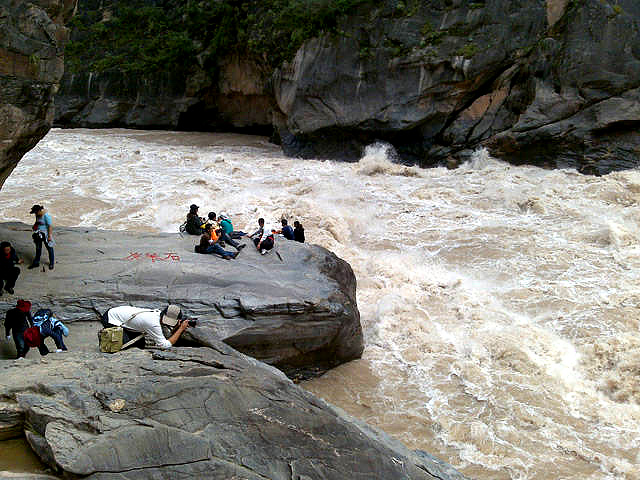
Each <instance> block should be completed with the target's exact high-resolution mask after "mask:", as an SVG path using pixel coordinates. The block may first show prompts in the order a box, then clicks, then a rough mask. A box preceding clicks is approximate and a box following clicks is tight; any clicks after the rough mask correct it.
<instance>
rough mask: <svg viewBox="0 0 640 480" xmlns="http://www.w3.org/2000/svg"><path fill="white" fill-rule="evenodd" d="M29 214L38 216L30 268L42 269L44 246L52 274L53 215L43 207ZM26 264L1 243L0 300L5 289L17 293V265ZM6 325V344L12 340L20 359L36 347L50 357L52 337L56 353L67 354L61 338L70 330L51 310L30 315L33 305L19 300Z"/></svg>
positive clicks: (8, 246)
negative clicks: (48, 343)
mask: <svg viewBox="0 0 640 480" xmlns="http://www.w3.org/2000/svg"><path fill="white" fill-rule="evenodd" d="M29 213H30V214H33V215H35V221H34V222H33V225H32V230H33V233H32V235H31V238H32V239H33V242H34V244H35V248H36V251H35V256H34V257H33V261H32V262H31V264H30V265H29V267H27V268H28V269H29V270H33V269H35V268H38V267H39V266H40V257H41V255H42V246H43V245H44V247H45V248H46V249H47V253H48V255H49V270H53V268H54V263H55V256H54V250H53V246H54V244H55V242H54V239H53V221H52V220H51V215H50V214H49V213H47V211H46V210H45V208H44V207H43V206H42V205H38V204H35V205H33V206H32V207H31V210H30V212H29ZM23 263H24V260H23V259H21V258H19V257H18V254H17V253H16V249H15V248H14V247H13V245H11V243H10V242H7V241H3V242H0V296H1V295H2V291H3V289H4V291H5V292H7V293H9V294H11V295H13V294H14V293H15V291H14V288H15V286H16V282H17V280H18V277H19V276H20V267H18V265H22V264H23ZM43 269H44V267H43ZM43 271H44V270H43ZM4 324H5V330H6V337H7V340H8V341H9V340H11V338H13V341H14V343H15V346H16V352H17V356H18V358H24V356H25V355H26V354H27V352H28V351H29V349H30V348H32V347H37V348H38V350H39V351H40V354H41V355H47V354H48V353H49V349H48V348H47V346H46V345H45V343H44V340H45V339H46V338H48V337H51V338H52V339H53V341H54V342H55V344H56V352H62V351H65V350H67V347H66V346H65V344H64V340H63V338H62V337H63V336H64V337H66V336H67V335H68V334H69V329H68V328H67V327H66V326H65V325H64V324H63V323H62V322H61V321H60V320H58V319H57V318H56V317H55V315H53V312H52V311H51V310H50V309H40V310H38V311H37V312H36V313H35V314H34V315H31V302H29V301H27V300H23V299H20V300H18V302H17V304H16V306H15V307H14V308H11V309H9V310H8V311H7V314H6V318H5V322H4Z"/></svg>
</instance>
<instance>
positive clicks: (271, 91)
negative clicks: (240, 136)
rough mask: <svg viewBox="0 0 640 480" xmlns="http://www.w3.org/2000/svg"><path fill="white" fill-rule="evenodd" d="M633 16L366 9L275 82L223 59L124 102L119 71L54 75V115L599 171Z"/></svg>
mask: <svg viewBox="0 0 640 480" xmlns="http://www.w3.org/2000/svg"><path fill="white" fill-rule="evenodd" d="M639 22H640V5H639V4H638V3H637V2H636V1H634V0H620V1H617V2H607V1H601V0H581V1H570V0H546V1H545V0H535V1H529V2H524V1H518V2H514V1H509V0H487V1H481V2H467V1H462V0H441V1H435V2H420V1H418V0H408V1H405V2H397V1H395V0H393V1H392V0H389V1H385V2H365V3H364V4H363V5H361V6H360V7H359V9H357V10H355V11H352V12H351V13H350V14H349V16H348V17H346V18H344V19H343V20H342V23H341V24H340V25H339V28H338V29H337V33H335V34H331V35H321V36H320V37H318V38H314V39H311V40H309V41H307V42H306V43H305V44H304V45H303V46H302V47H301V48H300V49H299V50H298V53H297V55H296V57H295V59H294V60H293V61H291V62H289V63H285V64H283V65H282V66H281V68H279V69H277V71H276V72H274V74H273V75H271V73H270V71H269V69H268V68H267V67H266V62H265V63H264V65H261V61H258V60H254V61H252V62H249V61H248V60H240V59H238V58H235V59H231V60H224V61H222V64H221V68H220V71H221V72H222V74H221V75H220V78H219V79H218V81H217V82H216V83H215V84H210V83H208V82H210V80H207V79H206V75H205V76H203V75H202V74H201V73H200V74H199V73H196V74H194V75H192V76H191V77H190V78H189V80H188V81H187V82H185V84H184V85H180V86H179V88H177V92H174V93H171V92H169V91H168V89H166V88H165V89H163V88H162V85H165V84H166V80H165V79H157V81H153V80H152V81H151V85H149V84H148V82H147V83H145V82H142V83H139V82H138V83H136V82H137V81H130V82H129V83H128V86H127V88H128V89H129V92H128V93H127V94H126V95H121V94H114V93H112V91H113V90H118V89H119V87H118V85H120V84H121V81H122V79H117V80H116V79H109V78H108V76H107V77H103V76H100V77H99V80H98V81H96V77H94V78H93V79H92V80H91V81H89V78H85V77H82V78H73V79H72V78H67V79H66V80H65V84H64V85H65V86H64V89H63V91H62V93H61V95H60V96H59V97H58V99H57V102H58V105H59V106H60V108H59V111H58V114H57V120H58V122H59V123H61V124H65V125H86V126H89V125H90V126H107V125H115V124H117V125H125V126H134V127H143V126H164V127H166V128H193V129H202V130H204V129H216V128H228V127H235V128H241V127H247V128H249V129H251V128H253V129H255V130H259V129H262V131H264V129H265V128H266V129H268V128H270V127H272V126H273V127H274V128H275V129H276V130H277V131H278V132H279V136H280V138H281V140H282V144H283V147H284V149H285V151H286V152H288V153H289V154H291V155H300V156H307V157H310V156H314V157H325V158H342V159H347V160H352V159H357V158H359V156H360V155H361V152H362V148H363V146H364V145H366V144H368V143H370V142H373V141H375V140H385V141H388V142H390V143H392V144H393V145H394V146H395V147H396V149H397V150H398V152H399V153H400V156H401V157H402V158H404V159H405V160H408V161H412V162H416V163H418V164H420V165H424V166H427V165H433V164H437V163H441V162H443V161H444V160H445V159H447V158H449V159H450V158H451V156H455V157H458V158H464V157H465V156H466V154H468V152H469V151H470V149H475V148H478V147H480V146H486V147H488V148H489V149H490V151H491V153H492V154H493V155H495V156H497V157H500V158H503V159H505V160H508V161H511V162H514V163H534V164H539V165H545V166H573V167H577V168H579V169H581V170H582V171H585V172H590V173H603V172H606V171H609V170H611V169H616V168H626V167H631V166H634V165H637V164H638V150H639V149H640V138H639V136H638V134H637V132H636V127H637V125H638V123H639V121H640V116H639V112H640V103H639V101H638V100H639V92H638V86H639V85H638V78H640V75H639V74H640V47H638V45H640V34H639V31H640V29H639ZM270 75H271V76H270ZM187 84H190V85H191V87H189V85H187ZM157 89H160V90H162V91H163V92H169V93H168V94H166V95H165V94H164V93H161V94H159V95H156V94H155V93H154V92H155V91H156V90H157ZM153 97H156V98H155V99H154V98H153ZM153 104H156V107H152V106H151V105H153ZM152 110H153V114H148V115H145V114H142V113H140V112H141V111H146V112H147V113H149V112H151V111H152ZM454 163H455V162H454Z"/></svg>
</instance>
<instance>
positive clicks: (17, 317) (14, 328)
mask: <svg viewBox="0 0 640 480" xmlns="http://www.w3.org/2000/svg"><path fill="white" fill-rule="evenodd" d="M31 326H32V320H31V302H29V301H27V300H18V303H17V305H16V307H15V308H12V309H10V310H8V311H7V316H6V318H5V321H4V328H5V330H6V333H7V340H11V336H12V334H13V343H15V345H16V352H17V353H18V356H17V358H24V357H25V356H26V355H27V353H28V352H29V346H28V345H27V344H26V343H25V341H24V332H25V331H26V330H27V328H29V327H31ZM38 349H39V350H40V355H43V356H44V355H46V354H48V353H49V349H48V348H47V346H46V345H45V344H44V342H41V343H40V345H39V346H38Z"/></svg>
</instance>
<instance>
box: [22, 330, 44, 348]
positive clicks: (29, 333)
mask: <svg viewBox="0 0 640 480" xmlns="http://www.w3.org/2000/svg"><path fill="white" fill-rule="evenodd" d="M23 336H24V343H25V344H26V345H27V346H28V347H38V346H40V345H42V335H40V329H39V328H38V327H29V328H27V329H26V330H25V331H24V334H23Z"/></svg>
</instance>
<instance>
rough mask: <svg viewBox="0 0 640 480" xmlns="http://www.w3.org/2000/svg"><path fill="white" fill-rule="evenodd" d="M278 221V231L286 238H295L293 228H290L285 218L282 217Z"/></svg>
mask: <svg viewBox="0 0 640 480" xmlns="http://www.w3.org/2000/svg"><path fill="white" fill-rule="evenodd" d="M280 223H281V224H282V228H281V229H280V230H278V233H280V234H282V236H283V237H284V238H286V239H287V240H295V236H294V234H293V228H291V225H289V222H287V219H286V218H283V219H282V220H280Z"/></svg>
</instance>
